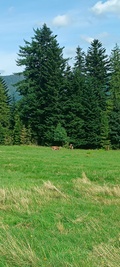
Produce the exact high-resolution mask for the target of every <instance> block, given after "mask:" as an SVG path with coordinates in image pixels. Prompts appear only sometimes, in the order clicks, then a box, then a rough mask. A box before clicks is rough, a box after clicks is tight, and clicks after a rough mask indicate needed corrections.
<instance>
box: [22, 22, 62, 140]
mask: <svg viewBox="0 0 120 267" xmlns="http://www.w3.org/2000/svg"><path fill="white" fill-rule="evenodd" d="M18 56H19V59H18V60H17V65H18V66H24V67H25V69H24V71H23V75H24V80H23V81H22V82H20V83H19V84H18V91H19V92H20V94H21V95H22V96H23V97H22V100H21V103H20V110H22V112H21V118H22V120H23V124H24V125H25V127H28V125H29V126H30V127H31V130H32V138H33V139H34V140H35V141H36V142H37V143H38V144H41V145H43V144H51V143H52V142H53V135H54V129H55V127H56V126H57V124H58V122H59V120H60V105H59V98H60V92H61V84H62V83H63V76H64V70H65V67H66V60H65V59H63V48H60V47H59V44H58V42H57V40H56V35H53V33H52V31H51V30H50V29H49V28H48V27H47V26H46V24H44V25H43V27H42V28H40V29H38V28H37V29H36V30H34V37H33V38H32V40H31V42H27V41H25V46H24V47H22V46H20V50H19V54H18Z"/></svg>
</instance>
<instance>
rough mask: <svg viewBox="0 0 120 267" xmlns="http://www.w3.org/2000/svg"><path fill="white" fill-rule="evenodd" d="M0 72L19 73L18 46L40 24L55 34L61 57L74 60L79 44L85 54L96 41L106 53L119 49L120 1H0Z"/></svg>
mask: <svg viewBox="0 0 120 267" xmlns="http://www.w3.org/2000/svg"><path fill="white" fill-rule="evenodd" d="M0 11H1V12H0V73H1V74H2V75H9V74H13V73H15V72H19V71H21V69H20V67H17V66H16V59H17V53H18V52H19V46H20V45H23V46H24V40H27V41H30V40H31V37H33V36H34V32H33V29H36V28H37V27H40V28H41V27H42V25H43V24H44V23H46V24H47V26H48V27H50V29H51V30H52V31H53V34H55V35H56V34H57V41H58V43H59V44H60V47H63V46H64V47H65V49H64V56H65V57H71V58H73V59H74V56H75V50H76V47H77V46H78V45H79V46H80V47H81V48H82V49H83V51H85V52H86V51H87V49H88V47H89V46H90V43H91V41H92V40H93V39H99V40H100V41H101V42H102V44H103V47H105V48H106V52H107V53H108V54H110V51H111V50H112V49H113V48H114V47H115V44H116V43H117V44H118V45H119V46H120V0H101V1H97V0H69V1H67V0H66V1H65V0H24V1H23V0H1V1H0Z"/></svg>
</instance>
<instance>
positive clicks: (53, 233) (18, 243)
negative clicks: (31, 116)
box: [0, 146, 120, 267]
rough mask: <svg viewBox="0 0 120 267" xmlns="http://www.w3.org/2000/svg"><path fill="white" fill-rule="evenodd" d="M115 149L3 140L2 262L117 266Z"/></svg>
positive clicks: (25, 266) (118, 154)
mask: <svg viewBox="0 0 120 267" xmlns="http://www.w3.org/2000/svg"><path fill="white" fill-rule="evenodd" d="M119 163H120V151H102V150H95V151H94V150H88V151H85V150H75V149H74V150H69V149H64V148H61V149H60V150H59V151H53V150H52V149H51V148H47V147H34V146H21V147H17V146H13V147H7V146H1V147H0V185H1V186H0V216H1V218H0V267H21V266H22V267H39V266H42V267H44V266H46V267H70V266H72V267H79V266H80V267H99V266H101V267H107V266H110V267H119V266H120V250H119V245H120V235H119V233H120V232H119V230H120V223H119V222H120V206H119V205H120V183H119V181H120V171H119V166H120V165H119Z"/></svg>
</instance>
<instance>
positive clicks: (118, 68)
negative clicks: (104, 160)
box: [108, 45, 120, 148]
mask: <svg viewBox="0 0 120 267" xmlns="http://www.w3.org/2000/svg"><path fill="white" fill-rule="evenodd" d="M108 109H109V110H110V112H109V114H110V125H109V126H110V139H111V145H112V147H113V148H120V48H119V47H118V45H116V46H115V48H114V49H113V50H112V52H111V80H110V97H109V106H108Z"/></svg>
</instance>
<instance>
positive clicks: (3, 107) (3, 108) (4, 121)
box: [0, 77, 9, 144]
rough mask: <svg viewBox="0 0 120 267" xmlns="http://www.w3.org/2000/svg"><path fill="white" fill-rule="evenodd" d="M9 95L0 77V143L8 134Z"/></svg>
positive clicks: (2, 142)
mask: <svg viewBox="0 0 120 267" xmlns="http://www.w3.org/2000/svg"><path fill="white" fill-rule="evenodd" d="M8 100H9V97H8V95H7V87H6V85H5V83H4V81H3V79H2V78H1V77H0V144H4V143H5V138H7V137H8V135H9V131H8V129H9V104H8V102H9V101H8Z"/></svg>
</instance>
